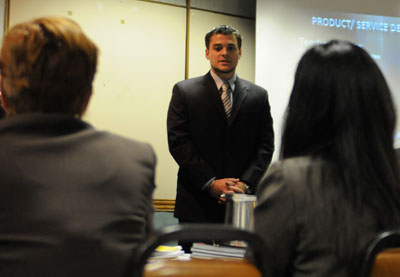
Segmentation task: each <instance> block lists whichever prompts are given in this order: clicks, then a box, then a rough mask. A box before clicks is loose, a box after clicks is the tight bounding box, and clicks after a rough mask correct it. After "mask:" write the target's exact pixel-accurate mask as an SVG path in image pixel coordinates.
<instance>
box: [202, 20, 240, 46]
mask: <svg viewBox="0 0 400 277" xmlns="http://www.w3.org/2000/svg"><path fill="white" fill-rule="evenodd" d="M215 34H223V35H235V37H236V40H237V43H238V47H239V49H241V48H242V35H241V34H240V33H239V31H238V30H236V29H235V28H234V27H232V26H228V25H218V26H216V27H214V28H212V29H211V30H210V31H209V32H208V33H207V34H206V36H205V41H206V47H207V49H208V48H209V46H210V39H211V37H212V36H213V35H215Z"/></svg>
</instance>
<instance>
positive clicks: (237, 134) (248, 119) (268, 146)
mask: <svg viewBox="0 0 400 277" xmlns="http://www.w3.org/2000/svg"><path fill="white" fill-rule="evenodd" d="M167 127H168V142H169V149H170V152H171V154H172V156H173V157H174V159H175V160H176V162H177V163H178V165H179V172H178V186H177V196H176V204H175V205H176V206H175V216H176V217H178V218H179V219H181V220H186V221H198V222H221V221H223V218H224V206H223V205H221V204H218V203H217V199H214V198H213V197H212V196H211V195H210V193H209V192H208V191H207V190H204V185H205V184H206V183H207V182H208V181H209V180H210V179H211V178H213V177H216V178H217V179H219V178H226V177H234V178H240V179H241V180H243V181H245V182H246V183H247V184H248V185H249V186H250V187H251V189H252V190H253V191H255V186H256V184H257V183H258V181H259V180H260V178H261V177H262V175H263V174H264V172H265V171H266V169H267V168H268V166H269V164H270V161H271V158H272V153H273V150H274V132H273V127H272V118H271V114H270V106H269V102H268V95H267V92H266V90H265V89H263V88H261V87H259V86H257V85H255V84H253V83H250V82H248V81H246V80H243V79H241V78H237V80H236V86H235V92H234V97H233V107H232V116H231V120H230V122H228V121H227V119H226V116H225V111H224V107H223V104H222V101H221V97H220V94H219V92H218V90H217V87H216V85H215V82H214V79H213V78H212V77H211V74H210V73H207V74H206V75H205V76H202V77H197V78H193V79H189V80H185V81H182V82H179V83H177V84H176V85H175V86H174V88H173V92H172V98H171V102H170V106H169V110H168V119H167Z"/></svg>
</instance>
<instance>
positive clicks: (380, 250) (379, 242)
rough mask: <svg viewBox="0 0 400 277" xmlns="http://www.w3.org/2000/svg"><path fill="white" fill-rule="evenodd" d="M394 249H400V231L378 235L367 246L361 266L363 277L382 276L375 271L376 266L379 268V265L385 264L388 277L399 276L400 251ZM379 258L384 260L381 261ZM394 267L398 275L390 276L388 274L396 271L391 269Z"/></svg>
mask: <svg viewBox="0 0 400 277" xmlns="http://www.w3.org/2000/svg"><path fill="white" fill-rule="evenodd" d="M393 248H400V230H399V231H385V232H382V233H380V234H378V235H377V236H376V237H375V238H374V239H373V240H372V241H371V243H369V244H368V246H367V249H366V252H365V255H364V259H363V261H362V265H361V276H362V277H371V276H375V277H378V276H381V274H380V273H379V272H378V271H376V270H375V271H374V266H379V263H381V264H384V266H383V268H384V270H385V272H386V273H385V276H386V277H390V276H398V272H400V249H397V250H395V251H394V250H391V249H393ZM379 256H381V257H382V259H379ZM376 262H377V263H376ZM393 265H394V266H395V267H396V268H398V269H395V270H396V272H397V274H394V275H390V273H388V272H394V270H393V268H389V267H390V266H393ZM381 266H382V265H381ZM381 268H382V267H381ZM373 273H374V274H373ZM372 274H373V275H372ZM388 274H389V275H390V276H389V275H388Z"/></svg>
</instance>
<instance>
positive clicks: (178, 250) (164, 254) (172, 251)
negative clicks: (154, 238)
mask: <svg viewBox="0 0 400 277" xmlns="http://www.w3.org/2000/svg"><path fill="white" fill-rule="evenodd" d="M184 254H185V252H184V251H183V250H182V247H181V246H180V245H177V246H167V245H160V246H158V247H157V248H156V250H154V252H153V254H152V255H151V258H174V257H179V256H182V255H184Z"/></svg>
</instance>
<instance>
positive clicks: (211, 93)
mask: <svg viewBox="0 0 400 277" xmlns="http://www.w3.org/2000/svg"><path fill="white" fill-rule="evenodd" d="M203 85H204V90H205V92H206V94H207V97H208V98H209V99H210V101H212V103H214V104H215V109H216V110H217V111H218V114H219V115H220V116H222V117H223V118H225V119H226V115H225V109H224V105H223V104H222V101H221V96H220V94H219V91H218V88H217V86H216V84H215V81H214V79H213V78H212V77H211V74H210V72H208V73H207V74H206V75H204V82H203Z"/></svg>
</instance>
